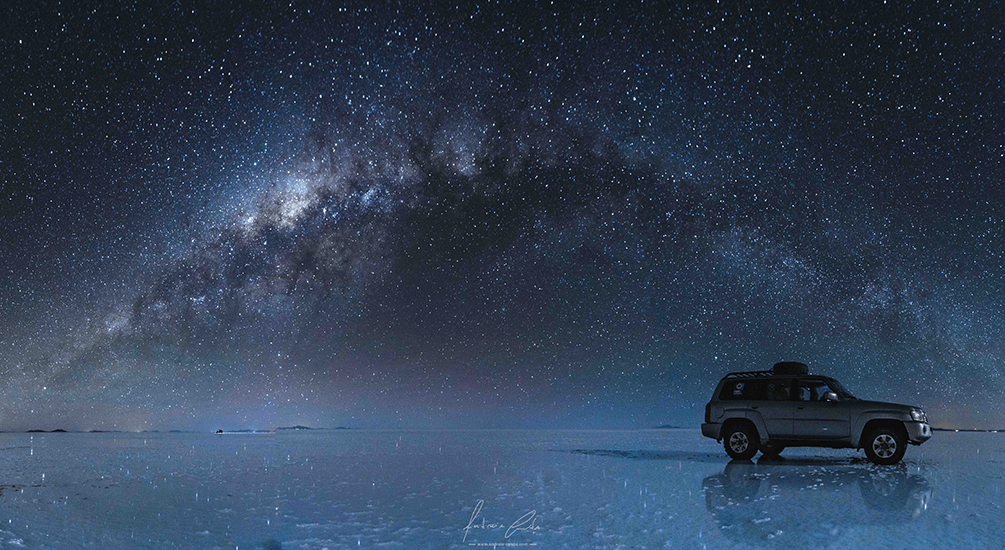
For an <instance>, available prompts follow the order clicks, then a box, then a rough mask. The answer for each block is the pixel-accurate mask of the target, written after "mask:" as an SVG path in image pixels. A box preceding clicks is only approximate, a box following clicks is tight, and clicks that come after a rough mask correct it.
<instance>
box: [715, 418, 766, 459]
mask: <svg viewBox="0 0 1005 550" xmlns="http://www.w3.org/2000/svg"><path fill="white" fill-rule="evenodd" d="M759 442H760V440H759V438H758V437H757V432H756V431H755V430H754V428H753V426H749V425H746V424H734V425H732V426H730V427H729V428H727V429H726V433H725V435H724V437H723V438H722V446H723V447H725V448H726V454H728V455H729V456H731V457H732V458H735V459H738V460H750V459H751V458H753V457H754V455H755V454H757V446H758V443H759Z"/></svg>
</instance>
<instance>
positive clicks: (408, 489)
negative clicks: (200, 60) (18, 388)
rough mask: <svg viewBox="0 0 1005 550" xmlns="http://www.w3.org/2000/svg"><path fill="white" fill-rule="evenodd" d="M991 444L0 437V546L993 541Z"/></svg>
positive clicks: (998, 532)
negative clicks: (856, 446)
mask: <svg viewBox="0 0 1005 550" xmlns="http://www.w3.org/2000/svg"><path fill="white" fill-rule="evenodd" d="M1003 448H1005V434H976V433H945V432H937V433H936V435H935V437H933V438H932V440H930V441H929V442H927V443H925V444H924V445H922V446H921V447H911V448H910V449H908V452H907V457H906V458H905V461H904V463H903V464H901V465H897V466H893V467H878V466H874V465H871V464H869V463H868V462H866V461H865V460H864V456H863V455H862V453H860V452H854V451H850V450H829V449H786V451H785V452H784V453H783V457H784V458H783V459H781V460H774V461H768V460H763V459H755V460H754V461H753V462H748V463H736V462H733V463H730V461H729V459H728V457H726V455H725V453H724V452H723V450H722V448H721V446H719V445H718V444H716V443H715V442H714V441H712V440H709V439H705V438H703V437H701V434H700V433H699V432H698V431H697V430H645V431H490V430H486V431H357V430H340V431H311V432H291V433H285V432H284V433H276V434H226V435H215V434H115V433H105V434H73V433H59V434H0V475H2V479H0V548H101V549H117V548H229V549H233V548H236V549H242V548H247V549H252V548H266V549H270V550H275V549H278V548H283V549H294V548H310V549H321V548H329V549H336V548H389V549H393V548H408V549H411V548H479V547H481V548H492V547H494V546H493V545H497V546H495V547H498V548H507V547H508V548H514V547H516V548H519V547H529V548H543V549H551V548H569V549H580V548H629V549H635V548H809V547H812V548H1000V547H1001V544H1002V542H1001V541H1003V540H1005V512H1003V503H1005V496H1003V495H1005V491H1003V489H1005V457H1003V454H1002V451H1003ZM514 524H516V525H515V526H514ZM467 527H470V528H468V529H466V528H467ZM507 535H508V536H507ZM504 544H505V545H507V546H503V545H504Z"/></svg>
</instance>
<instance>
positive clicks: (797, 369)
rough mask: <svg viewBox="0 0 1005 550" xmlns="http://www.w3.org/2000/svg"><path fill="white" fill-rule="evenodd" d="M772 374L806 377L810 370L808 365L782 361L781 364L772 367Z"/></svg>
mask: <svg viewBox="0 0 1005 550" xmlns="http://www.w3.org/2000/svg"><path fill="white" fill-rule="evenodd" d="M771 372H773V373H775V374H793V375H796V376H805V375H807V374H809V372H810V368H809V367H808V366H806V363H797V362H796V361H782V362H781V363H775V366H773V367H771Z"/></svg>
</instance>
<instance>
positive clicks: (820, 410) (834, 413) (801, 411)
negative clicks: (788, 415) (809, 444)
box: [792, 378, 851, 440]
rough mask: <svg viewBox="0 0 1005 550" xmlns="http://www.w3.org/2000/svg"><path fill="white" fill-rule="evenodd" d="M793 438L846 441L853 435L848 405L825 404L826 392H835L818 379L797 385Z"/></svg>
mask: <svg viewBox="0 0 1005 550" xmlns="http://www.w3.org/2000/svg"><path fill="white" fill-rule="evenodd" d="M795 387H796V394H795V399H796V400H795V401H794V403H795V408H794V410H793V413H792V430H793V435H794V436H795V437H797V438H803V439H824V440H827V439H846V438H848V437H849V435H850V433H851V426H850V422H849V417H850V406H849V404H848V402H847V401H824V398H823V395H824V393H825V392H828V391H834V390H833V389H832V388H831V387H829V386H828V385H827V382H826V381H825V380H822V379H817V378H803V379H799V380H797V381H796V385H795Z"/></svg>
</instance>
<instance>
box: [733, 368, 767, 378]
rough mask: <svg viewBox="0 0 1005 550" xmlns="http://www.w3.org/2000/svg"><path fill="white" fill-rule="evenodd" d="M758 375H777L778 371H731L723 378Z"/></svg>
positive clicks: (754, 376) (755, 376)
mask: <svg viewBox="0 0 1005 550" xmlns="http://www.w3.org/2000/svg"><path fill="white" fill-rule="evenodd" d="M759 376H778V373H775V372H771V371H770V370H754V371H749V372H731V373H729V374H727V375H726V376H723V378H757V377H759Z"/></svg>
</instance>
